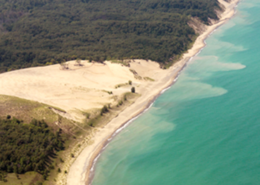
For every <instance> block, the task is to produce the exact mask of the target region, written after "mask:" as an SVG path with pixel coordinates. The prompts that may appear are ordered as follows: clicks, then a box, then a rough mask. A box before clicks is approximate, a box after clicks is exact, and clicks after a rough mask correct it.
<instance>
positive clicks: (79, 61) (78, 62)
mask: <svg viewBox="0 0 260 185" xmlns="http://www.w3.org/2000/svg"><path fill="white" fill-rule="evenodd" d="M76 63H77V64H76V65H77V66H82V64H81V60H80V59H79V58H78V59H77V60H76Z"/></svg>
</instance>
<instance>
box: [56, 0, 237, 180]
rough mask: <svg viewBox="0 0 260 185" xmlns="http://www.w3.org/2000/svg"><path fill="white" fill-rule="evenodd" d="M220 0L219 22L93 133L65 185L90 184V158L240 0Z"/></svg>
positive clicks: (164, 84) (168, 79) (171, 77)
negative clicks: (221, 10) (133, 101)
mask: <svg viewBox="0 0 260 185" xmlns="http://www.w3.org/2000/svg"><path fill="white" fill-rule="evenodd" d="M219 2H220V3H221V4H222V5H224V6H225V7H226V10H225V12H223V13H222V14H221V18H220V21H218V22H217V23H215V24H214V25H212V26H207V28H206V31H205V32H204V33H203V34H201V35H200V36H199V37H198V38H197V40H196V41H195V43H194V45H193V47H192V48H191V49H190V50H189V51H188V52H187V53H186V54H184V56H183V59H182V60H180V61H179V62H177V63H176V64H175V65H174V66H172V67H171V68H170V69H168V70H165V71H164V73H158V76H157V80H156V81H155V82H154V83H152V84H149V85H147V86H145V87H144V88H143V89H142V96H141V97H140V98H139V99H137V100H136V102H135V103H134V104H132V105H131V106H130V107H128V108H127V109H125V110H124V111H123V112H122V113H120V114H119V116H118V117H116V118H114V119H113V120H112V121H111V122H110V123H109V124H107V125H106V126H105V127H104V128H102V129H100V130H99V131H98V132H97V133H96V134H95V135H94V137H93V141H94V142H93V144H91V145H90V146H88V147H86V148H85V149H84V150H83V151H82V152H81V154H80V155H79V156H78V157H77V159H76V160H75V161H74V163H73V164H72V166H71V167H70V170H69V173H68V176H67V184H68V185H75V184H77V185H81V184H82V185H83V184H86V183H89V182H88V180H89V179H88V176H89V172H90V168H91V166H92V164H93V160H94V159H95V157H96V156H97V155H98V154H99V152H100V150H101V149H102V147H103V145H104V144H105V143H106V142H107V140H108V139H109V138H110V137H111V136H112V134H113V133H114V132H115V131H116V130H117V129H118V128H120V127H121V126H122V125H123V124H124V123H126V122H127V121H128V120H130V119H131V118H133V117H135V116H137V115H138V114H140V113H141V112H142V111H143V110H144V109H145V108H146V107H147V106H148V105H149V103H150V102H151V101H152V100H153V99H154V98H155V97H156V96H157V95H158V94H159V93H160V92H161V91H162V90H163V89H164V88H166V87H168V86H169V85H171V84H172V83H173V81H174V79H175V77H176V76H177V75H178V73H179V72H180V70H182V68H183V67H184V66H185V65H186V63H187V61H188V60H189V59H190V58H191V57H193V56H194V55H196V54H197V53H198V52H199V51H200V49H201V48H203V47H204V46H205V43H204V40H205V39H206V38H207V37H208V36H209V34H210V33H211V32H212V31H214V30H215V29H216V28H217V27H219V26H220V25H222V24H223V23H225V22H226V21H227V20H229V19H230V18H231V17H232V16H233V15H234V13H235V7H236V5H237V3H238V2H239V0H232V1H231V2H230V3H227V2H225V1H224V0H219ZM62 180H64V179H59V181H58V182H59V183H60V184H65V183H66V182H64V181H62ZM86 181H87V182H86Z"/></svg>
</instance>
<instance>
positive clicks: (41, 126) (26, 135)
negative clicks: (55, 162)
mask: <svg viewBox="0 0 260 185" xmlns="http://www.w3.org/2000/svg"><path fill="white" fill-rule="evenodd" d="M62 149H64V146H63V140H62V137H61V131H57V132H56V133H54V132H53V131H52V129H51V128H50V127H48V125H47V124H46V123H45V122H44V121H37V120H32V122H31V123H30V124H25V123H23V122H22V121H20V120H18V119H16V118H12V119H11V118H10V116H8V118H7V119H0V151H1V153H0V172H1V171H4V172H8V173H17V174H21V173H25V172H28V171H36V172H38V173H40V174H43V177H44V178H46V177H47V175H48V173H49V170H50V168H51V167H52V166H51V162H52V159H53V158H54V157H55V155H56V154H55V152H56V151H59V150H62Z"/></svg>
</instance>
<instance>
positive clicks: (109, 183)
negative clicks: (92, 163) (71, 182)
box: [92, 0, 260, 185]
mask: <svg viewBox="0 0 260 185" xmlns="http://www.w3.org/2000/svg"><path fill="white" fill-rule="evenodd" d="M237 11H238V12H237V14H236V16H235V17H234V18H233V19H231V20H230V21H229V22H227V23H226V24H225V25H223V26H221V27H220V28H219V29H217V30H216V31H215V32H214V33H213V34H212V35H211V36H210V37H209V38H208V39H207V40H206V42H207V46H206V47H205V48H204V49H203V50H202V52H201V53H200V54H199V55H198V56H196V57H194V59H193V60H192V61H191V62H190V63H189V65H188V66H187V67H186V68H185V70H184V71H183V72H182V73H181V75H180V76H179V79H178V81H177V82H176V83H175V84H174V85H173V86H172V87H171V88H170V89H169V90H167V91H166V92H165V93H164V94H162V95H161V96H160V97H159V98H158V99H157V100H156V101H155V103H154V104H153V106H152V107H151V108H150V109H149V111H147V112H146V113H144V114H142V115H141V116H140V117H139V118H138V119H136V120H135V121H134V122H133V123H132V124H131V125H129V126H128V127H127V128H125V129H124V130H123V131H122V132H120V134H118V135H117V136H116V137H115V138H114V139H113V140H112V142H110V143H109V145H108V146H107V148H106V149H105V151H104V152H103V153H102V155H101V157H100V158H99V160H98V162H97V165H96V169H95V176H94V179H93V183H92V184H93V185H259V184H260V1H259V0H250V1H249V0H244V1H241V2H240V3H239V5H238V7H237Z"/></svg>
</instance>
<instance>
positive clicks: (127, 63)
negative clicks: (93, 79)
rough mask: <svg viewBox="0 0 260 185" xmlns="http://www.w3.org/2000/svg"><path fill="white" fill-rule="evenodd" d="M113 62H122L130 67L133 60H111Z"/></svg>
mask: <svg viewBox="0 0 260 185" xmlns="http://www.w3.org/2000/svg"><path fill="white" fill-rule="evenodd" d="M110 61H111V63H116V64H122V65H124V66H126V67H130V62H131V60H110Z"/></svg>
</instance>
